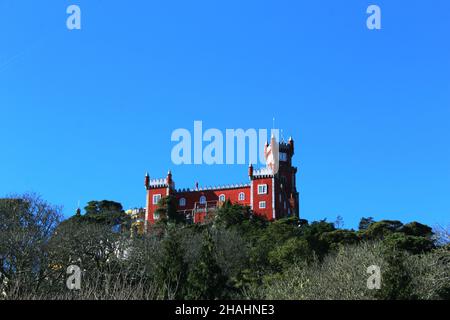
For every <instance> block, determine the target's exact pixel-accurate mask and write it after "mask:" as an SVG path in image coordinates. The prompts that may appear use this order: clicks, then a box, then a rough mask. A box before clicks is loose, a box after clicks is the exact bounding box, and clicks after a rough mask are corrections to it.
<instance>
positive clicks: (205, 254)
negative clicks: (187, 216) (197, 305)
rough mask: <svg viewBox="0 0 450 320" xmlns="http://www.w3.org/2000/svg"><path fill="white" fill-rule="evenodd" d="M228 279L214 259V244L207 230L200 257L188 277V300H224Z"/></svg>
mask: <svg viewBox="0 0 450 320" xmlns="http://www.w3.org/2000/svg"><path fill="white" fill-rule="evenodd" d="M225 283H226V278H225V277H224V275H223V274H222V270H221V269H220V267H219V265H218V264H217V262H216V259H215V258H214V242H213V239H212V236H211V234H210V232H209V230H206V231H205V233H204V238H203V245H202V249H201V251H200V256H199V258H198V260H197V262H196V263H195V264H194V266H193V268H192V269H191V270H190V272H189V276H188V289H187V296H186V298H187V299H195V300H213V299H220V298H222V291H223V290H224V287H225Z"/></svg>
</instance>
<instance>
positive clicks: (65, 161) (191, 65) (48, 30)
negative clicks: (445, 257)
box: [0, 0, 450, 227]
mask: <svg viewBox="0 0 450 320" xmlns="http://www.w3.org/2000/svg"><path fill="white" fill-rule="evenodd" d="M70 4H78V5H79V6H80V7H81V10H82V30H80V31H69V30H67V28H66V18H67V16H68V15H67V14H66V8H67V7H68V6H69V5H70ZM369 4H377V5H379V6H380V7H381V10H382V30H380V31H370V30H368V29H367V28H366V17H367V14H366V8H367V7H368V5H369ZM449 33H450V2H449V1H448V0H433V1H425V0H422V1H412V0H408V1H406V0H397V1H381V0H373V1H364V0H347V1H337V0H336V1H299V0H289V1H288V0H277V1H274V0H272V1H264V0H257V1H256V0H226V1H225V0H221V1H211V0H202V1H199V0H193V1H184V0H183V1H181V0H180V1H175V0H173V1H148V0H146V1H144V0H141V1H137V0H135V1H106V0H94V1H92V0H83V1H65V0H64V1H63V0H61V1H54V0H40V1H35V0H29V1H24V0H0V40H1V41H0V112H1V113H0V114H1V122H0V152H1V153H0V155H1V157H0V195H7V194H10V193H22V192H26V191H34V192H38V193H40V194H41V195H42V196H43V197H44V198H45V199H47V200H48V201H50V202H52V203H54V204H59V205H63V206H64V213H65V215H66V216H69V215H71V214H72V213H73V212H74V211H75V209H76V207H77V202H78V200H80V201H81V203H82V206H84V205H85V203H86V202H87V201H89V200H92V199H98V200H101V199H111V200H116V201H120V202H121V203H123V205H124V207H135V206H143V205H144V202H145V192H144V188H143V175H144V173H145V172H146V171H149V173H150V175H151V176H152V177H163V176H164V175H165V174H166V172H167V170H168V169H172V171H173V174H174V179H175V181H176V182H177V186H178V187H192V186H193V185H194V183H195V181H199V182H200V184H201V185H214V184H222V183H235V182H246V181H247V175H246V173H247V168H246V166H245V165H244V166H239V165H235V166H212V167H211V166H174V165H173V164H172V162H171V158H170V151H171V148H172V147H173V145H174V144H173V143H172V142H171V141H170V135H171V132H172V131H173V130H174V129H176V128H188V129H189V128H192V126H193V121H194V120H202V121H203V124H204V126H205V127H207V128H219V129H225V128H270V127H271V126H272V117H273V116H275V117H276V119H277V120H276V122H277V127H280V128H282V129H283V131H284V135H285V136H289V135H292V136H293V137H294V139H295V141H296V156H295V165H297V166H298V167H299V175H298V182H297V187H298V189H299V190H300V196H301V215H302V217H303V218H306V219H309V220H317V219H322V218H328V220H330V221H334V220H335V218H336V216H337V215H341V216H342V217H343V218H344V222H345V226H346V227H355V226H356V225H357V223H358V221H359V219H360V217H362V216H373V217H375V218H376V219H383V218H391V219H394V218H395V219H399V220H403V221H411V220H418V221H422V222H425V223H428V224H430V225H435V224H437V223H439V224H442V225H447V224H448V223H449V222H450V218H449V217H450V197H449V195H450V148H449V137H450V125H449V120H450V41H449V39H450V38H449Z"/></svg>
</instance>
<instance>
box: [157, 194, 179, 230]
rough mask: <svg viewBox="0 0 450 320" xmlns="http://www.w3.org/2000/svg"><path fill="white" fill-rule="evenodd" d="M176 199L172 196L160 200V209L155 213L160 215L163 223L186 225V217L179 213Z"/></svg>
mask: <svg viewBox="0 0 450 320" xmlns="http://www.w3.org/2000/svg"><path fill="white" fill-rule="evenodd" d="M176 201H177V200H176V198H175V197H174V196H172V195H170V196H167V197H163V198H161V200H159V203H158V209H156V211H155V213H156V214H157V215H159V217H160V220H161V221H162V222H163V223H167V222H169V223H184V222H185V217H184V215H182V214H180V213H178V212H177V205H176Z"/></svg>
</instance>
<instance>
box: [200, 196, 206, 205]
mask: <svg viewBox="0 0 450 320" xmlns="http://www.w3.org/2000/svg"><path fill="white" fill-rule="evenodd" d="M200 204H206V197H205V196H201V197H200Z"/></svg>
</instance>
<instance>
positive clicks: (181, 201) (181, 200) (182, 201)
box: [178, 197, 186, 207]
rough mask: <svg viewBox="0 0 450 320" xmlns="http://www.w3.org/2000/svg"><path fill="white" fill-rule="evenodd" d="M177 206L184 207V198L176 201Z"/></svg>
mask: <svg viewBox="0 0 450 320" xmlns="http://www.w3.org/2000/svg"><path fill="white" fill-rule="evenodd" d="M178 205H179V206H180V207H186V198H184V197H183V198H180V200H178Z"/></svg>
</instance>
